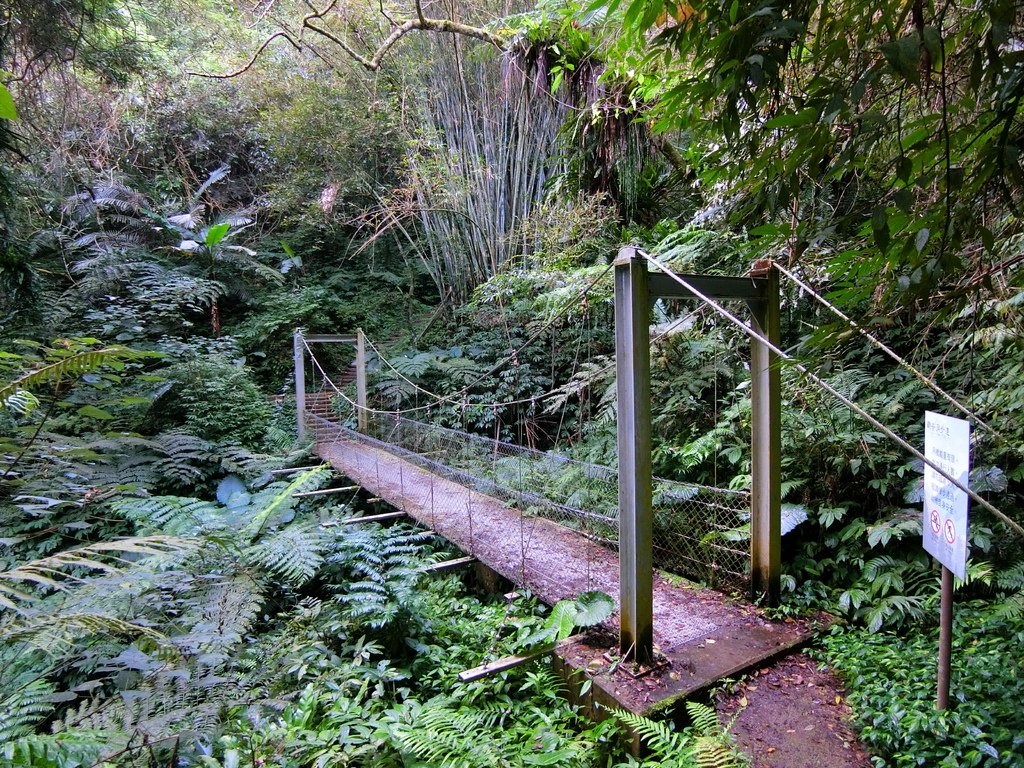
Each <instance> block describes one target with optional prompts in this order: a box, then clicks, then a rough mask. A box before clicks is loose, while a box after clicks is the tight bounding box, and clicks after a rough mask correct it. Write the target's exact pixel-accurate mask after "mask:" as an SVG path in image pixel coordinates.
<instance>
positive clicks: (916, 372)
mask: <svg viewBox="0 0 1024 768" xmlns="http://www.w3.org/2000/svg"><path fill="white" fill-rule="evenodd" d="M775 268H776V269H778V270H779V272H781V273H782V274H784V275H785V276H786V277H788V278H789V279H790V280H792V281H793V282H794V283H796V284H797V285H798V286H799V287H800V288H801V289H802V290H803V291H804V292H805V293H807V295H808V296H810V297H811V298H812V299H814V300H815V301H817V302H818V303H819V304H821V305H822V306H823V307H825V308H826V309H828V310H829V311H830V312H832V313H833V314H834V315H835V316H836V317H839V318H841V319H842V320H843V321H844V322H845V323H847V325H849V326H850V327H851V328H852V329H853V330H855V331H856V332H857V333H859V334H860V335H861V336H863V337H864V338H865V339H867V340H868V341H870V342H871V344H872V345H874V347H875V348H876V349H879V350H881V351H882V352H884V353H885V354H886V355H888V356H889V357H890V358H891V359H892V360H893V361H894V362H896V363H897V364H898V365H900V366H902V367H903V368H905V369H906V370H907V371H909V372H910V373H912V374H913V375H914V377H915V378H916V379H917V380H918V381H920V382H921V383H922V384H924V385H925V386H926V387H928V389H930V390H932V391H933V392H934V393H935V394H937V395H940V396H941V397H942V398H943V399H945V400H946V401H947V402H948V403H949V404H950V405H952V406H953V407H954V408H956V409H957V410H958V411H960V412H961V413H962V414H964V415H965V416H967V417H969V418H970V419H971V421H973V422H974V424H975V425H976V426H978V427H981V428H982V429H983V430H985V431H986V432H988V433H989V434H991V435H994V436H996V437H998V438H1000V439H1001V440H1004V441H1007V438H1006V437H1005V436H1004V435H1002V434H1000V433H999V432H998V431H997V430H995V429H993V428H992V427H990V426H989V425H988V424H986V423H985V421H984V420H983V419H982V418H981V417H980V416H978V415H977V414H976V413H974V412H973V411H971V409H970V408H968V407H967V406H966V405H964V404H963V403H961V402H960V401H959V400H957V399H956V398H955V397H953V395H951V394H949V393H948V392H947V391H946V390H944V389H943V388H942V387H940V386H939V385H938V384H937V383H935V382H934V381H932V380H931V379H930V378H928V377H927V376H926V375H925V374H924V373H922V372H921V371H919V370H918V369H917V368H915V367H914V366H913V365H912V364H911V363H910V362H909V361H907V360H904V359H903V358H902V357H900V355H899V354H898V353H896V352H895V351H894V350H893V349H891V348H890V347H888V346H887V345H886V344H885V343H884V342H883V341H881V340H880V339H878V338H877V337H876V336H874V335H873V334H872V333H870V332H869V331H868V330H867V329H866V328H864V327H862V326H861V325H860V324H859V323H857V321H856V320H854V319H853V318H851V317H848V316H847V315H846V314H844V313H843V312H842V310H840V309H839V308H838V307H836V306H835V305H834V304H832V303H831V302H830V301H829V300H828V299H826V298H825V297H824V296H822V295H820V294H819V293H818V292H817V291H815V290H814V289H813V288H811V287H810V286H809V285H807V284H806V283H805V282H804V281H803V280H801V279H800V278H799V277H797V276H796V275H794V274H793V273H792V272H790V271H789V270H787V269H786V268H785V267H782V266H780V265H779V264H775ZM1007 442H1008V441H1007Z"/></svg>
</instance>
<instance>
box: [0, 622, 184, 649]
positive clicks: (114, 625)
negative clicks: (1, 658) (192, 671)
mask: <svg viewBox="0 0 1024 768" xmlns="http://www.w3.org/2000/svg"><path fill="white" fill-rule="evenodd" d="M95 635H100V636H103V637H105V638H110V637H148V638H150V639H151V640H155V641H158V642H159V641H162V640H163V639H164V636H163V635H161V634H160V633H159V632H156V631H155V630H153V629H150V628H149V627H144V626H141V625H139V624H134V623H132V622H130V621H124V620H123V619H118V618H116V617H113V616H104V615H102V614H97V613H65V612H58V613H53V614H48V615H45V616H37V617H34V618H32V619H30V620H23V621H16V622H10V623H7V624H2V625H0V637H2V638H3V639H4V641H5V642H21V643H27V644H28V645H30V646H32V647H33V648H35V649H37V650H39V651H42V652H43V653H47V654H50V655H54V656H59V655H63V654H65V653H66V652H67V651H68V650H69V649H70V648H71V646H73V645H74V644H75V643H76V642H80V641H81V640H83V639H85V638H87V637H91V636H95Z"/></svg>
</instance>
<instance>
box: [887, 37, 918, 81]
mask: <svg viewBox="0 0 1024 768" xmlns="http://www.w3.org/2000/svg"><path fill="white" fill-rule="evenodd" d="M881 51H882V55H883V56H885V60H886V61H887V62H889V66H891V67H892V68H893V69H894V70H895V71H896V74H898V75H900V76H901V77H903V78H904V79H906V80H909V81H910V82H912V83H916V82H918V80H920V79H921V73H920V71H919V70H918V66H919V64H920V60H921V40H920V38H919V37H918V35H917V33H916V32H914V33H911V34H909V35H907V36H906V37H901V38H899V39H898V40H892V41H890V42H888V43H885V44H883V45H882V46H881Z"/></svg>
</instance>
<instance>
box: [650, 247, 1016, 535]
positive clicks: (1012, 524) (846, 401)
mask: <svg viewBox="0 0 1024 768" xmlns="http://www.w3.org/2000/svg"><path fill="white" fill-rule="evenodd" d="M637 253H639V254H640V255H642V256H643V257H644V258H645V259H647V261H649V262H650V263H651V264H653V265H654V266H655V267H657V268H658V270H660V271H661V272H664V273H665V274H666V275H668V277H669V278H670V279H672V280H674V281H675V282H677V283H679V285H681V286H682V287H683V288H685V289H686V290H688V291H689V292H690V293H692V294H693V295H694V296H695V297H697V298H698V299H700V300H701V301H703V302H704V303H705V304H707V305H708V306H709V307H711V308H712V309H714V310H715V311H716V312H717V313H718V314H720V315H721V316H722V317H724V318H725V319H727V320H728V321H729V322H730V323H732V324H733V325H735V326H736V327H737V328H739V329H740V330H741V331H743V333H745V334H746V335H747V336H749V337H750V338H751V340H753V341H756V342H758V343H761V344H764V345H765V346H766V347H767V348H768V349H770V350H771V351H772V352H774V353H775V354H776V355H778V357H779V358H780V359H782V360H786V361H787V362H789V363H791V364H792V365H793V367H794V368H796V369H797V370H798V371H799V372H800V373H802V374H803V375H804V376H806V377H807V378H808V379H810V380H811V381H812V382H814V383H815V384H817V385H818V386H819V387H820V388H821V389H823V390H825V391H826V392H828V393H829V394H830V395H832V396H833V397H834V398H836V399H837V400H839V401H840V402H841V403H843V405H845V406H846V407H847V408H849V409H850V410H852V411H853V412H854V413H856V414H857V415H858V416H860V417H861V418H862V419H864V420H865V421H867V422H868V423H869V424H870V425H871V426H873V427H874V428H875V429H877V430H879V431H880V432H881V433H882V434H884V435H885V436H886V437H888V438H889V439H891V440H893V441H894V442H895V443H897V444H898V445H899V446H900V447H902V448H903V449H904V450H906V451H907V452H908V453H911V454H913V456H914V457H916V458H918V459H920V460H921V461H922V462H924V463H925V464H926V465H928V466H929V467H931V468H932V469H933V470H934V471H935V472H937V473H938V474H939V475H941V476H942V477H943V478H945V479H946V480H948V481H949V482H950V483H952V484H953V485H954V486H956V487H957V488H959V489H960V490H961V491H963V492H964V493H966V494H967V495H968V496H970V497H971V498H972V499H973V500H974V501H975V502H977V503H978V504H980V505H981V506H982V507H984V508H985V509H987V510H988V511H989V512H991V513H992V514H993V515H995V516H996V517H997V518H998V519H999V520H1001V521H1003V523H1005V524H1006V525H1007V526H1008V527H1009V528H1010V529H1011V530H1013V531H1014V532H1015V533H1016V534H1017V535H1018V536H1020V537H1021V538H1024V527H1022V526H1021V525H1020V524H1019V523H1017V522H1016V521H1015V520H1013V519H1012V518H1011V517H1009V516H1008V515H1007V514H1005V513H1004V512H1002V511H1000V510H999V509H997V508H996V507H995V506H994V505H993V504H991V503H990V502H989V501H987V500H985V499H983V498H982V497H981V496H979V495H978V494H977V493H976V492H975V491H973V490H972V489H971V488H970V487H969V486H967V485H965V484H964V483H961V482H960V481H959V480H958V479H957V478H955V477H953V476H952V475H951V474H949V473H948V472H946V471H945V470H944V469H943V468H942V467H940V466H938V465H937V464H935V463H934V462H933V461H931V459H929V458H928V457H927V456H925V455H924V453H922V452H921V451H919V450H918V449H917V448H915V447H914V446H913V445H911V444H910V443H909V442H907V441H906V440H905V439H904V438H902V437H900V436H899V435H898V434H896V433H895V432H894V431H893V430H891V429H890V428H889V427H887V426H886V425H885V424H883V423H882V422H881V421H879V420H878V419H876V418H875V417H874V416H872V415H871V414H870V413H868V412H867V411H866V410H864V409H863V408H861V407H860V406H859V405H857V403H855V402H854V401H853V400H851V399H850V398H848V397H847V396H846V395H844V394H843V393H842V392H840V391H839V390H837V389H836V388H835V387H833V386H832V385H831V384H829V383H828V382H827V381H825V380H824V379H822V378H821V377H820V376H818V375H817V374H815V373H814V372H812V371H811V370H810V369H809V368H807V366H805V365H804V364H803V363H801V362H799V361H797V360H796V359H794V358H793V357H792V356H791V355H789V354H788V353H786V352H785V351H784V350H782V349H780V348H779V347H777V346H776V345H775V344H772V343H771V342H770V341H769V340H768V339H766V338H764V337H763V336H761V335H760V334H759V333H758V332H757V331H755V330H754V329H753V328H752V327H751V326H750V325H748V324H747V323H744V322H743V321H742V320H740V319H739V318H738V317H736V316H735V315H734V314H732V313H731V312H729V310H727V309H725V307H723V306H722V305H721V304H719V303H718V302H716V301H715V300H714V299H712V298H711V297H709V296H707V295H705V294H704V293H702V292H701V291H699V290H697V288H695V287H694V286H692V285H690V284H689V283H688V282H687V281H686V280H685V279H684V278H682V277H680V276H679V275H678V274H676V273H675V272H674V271H672V270H671V269H670V268H669V267H667V266H666V265H664V264H663V263H662V262H660V261H659V260H658V259H657V258H655V257H654V256H652V255H651V254H649V253H646V252H645V251H642V250H640V249H637Z"/></svg>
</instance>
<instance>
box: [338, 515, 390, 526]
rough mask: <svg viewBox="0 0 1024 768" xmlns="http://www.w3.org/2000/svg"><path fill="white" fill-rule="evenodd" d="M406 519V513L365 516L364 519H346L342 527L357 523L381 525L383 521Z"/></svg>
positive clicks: (342, 522)
mask: <svg viewBox="0 0 1024 768" xmlns="http://www.w3.org/2000/svg"><path fill="white" fill-rule="evenodd" d="M399 517H405V512H384V513H383V514H380V515H365V516H363V517H346V518H345V519H344V520H342V521H341V525H355V524H356V523H379V522H381V521H383V520H396V519H398V518H399Z"/></svg>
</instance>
